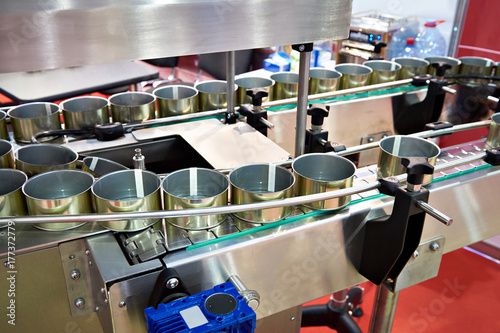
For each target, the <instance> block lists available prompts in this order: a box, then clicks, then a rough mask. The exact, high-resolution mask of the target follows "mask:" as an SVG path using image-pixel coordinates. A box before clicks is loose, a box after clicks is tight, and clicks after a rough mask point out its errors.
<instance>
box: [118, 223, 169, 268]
mask: <svg viewBox="0 0 500 333" xmlns="http://www.w3.org/2000/svg"><path fill="white" fill-rule="evenodd" d="M118 238H119V240H120V243H121V245H122V249H123V251H124V252H125V254H126V256H127V258H128V259H130V260H131V261H132V263H133V264H139V263H141V262H145V261H148V260H151V259H154V258H157V257H159V256H161V255H164V254H166V253H167V250H166V248H165V238H164V237H163V235H162V233H161V231H160V230H154V229H153V228H149V229H146V230H144V231H141V232H139V233H133V234H131V233H122V234H120V235H119V236H118Z"/></svg>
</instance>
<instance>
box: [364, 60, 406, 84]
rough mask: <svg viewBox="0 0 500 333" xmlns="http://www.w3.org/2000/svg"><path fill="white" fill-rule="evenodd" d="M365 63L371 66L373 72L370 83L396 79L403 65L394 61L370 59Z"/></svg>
mask: <svg viewBox="0 0 500 333" xmlns="http://www.w3.org/2000/svg"><path fill="white" fill-rule="evenodd" d="M363 65H365V66H368V67H370V68H371V69H372V70H373V72H372V73H371V74H370V84H377V83H384V82H392V81H396V78H397V77H398V73H399V71H400V70H401V65H400V64H398V63H397V62H394V61H387V60H369V61H366V62H364V63H363Z"/></svg>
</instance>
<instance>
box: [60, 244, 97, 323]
mask: <svg viewBox="0 0 500 333" xmlns="http://www.w3.org/2000/svg"><path fill="white" fill-rule="evenodd" d="M85 251H86V245H85V240H83V239H82V240H75V241H71V242H67V243H61V244H60V245H59V252H60V254H61V264H62V268H63V272H64V280H65V282H66V292H67V294H68V302H69V308H70V311H71V315H72V316H73V317H77V316H83V315H86V314H89V313H91V312H93V311H94V308H95V306H94V300H93V297H92V286H91V279H90V271H89V266H88V258H87V255H86V254H85Z"/></svg>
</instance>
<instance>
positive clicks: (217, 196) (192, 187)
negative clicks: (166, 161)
mask: <svg viewBox="0 0 500 333" xmlns="http://www.w3.org/2000/svg"><path fill="white" fill-rule="evenodd" d="M162 189H163V197H164V207H165V210H179V209H194V208H205V207H219V206H226V205H227V204H228V192H229V180H228V179H227V177H226V176H225V175H224V174H222V173H220V172H217V171H214V170H210V169H203V168H189V169H182V170H178V171H175V172H172V173H170V174H168V175H167V176H166V177H165V179H163V181H162ZM226 217H227V214H214V215H194V216H186V217H178V218H169V219H167V221H168V222H169V223H171V224H173V225H174V226H176V227H179V228H183V229H188V230H203V229H209V228H213V227H215V226H218V225H219V224H221V223H222V222H224V220H225V219H226Z"/></svg>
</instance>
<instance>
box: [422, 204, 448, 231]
mask: <svg viewBox="0 0 500 333" xmlns="http://www.w3.org/2000/svg"><path fill="white" fill-rule="evenodd" d="M417 207H418V208H420V209H422V210H423V211H424V212H426V213H427V214H429V215H430V216H432V217H433V218H435V219H436V220H438V221H439V222H441V223H443V224H444V225H445V226H450V225H451V224H452V223H453V219H452V218H451V217H449V216H447V215H445V214H443V213H442V212H440V211H439V210H437V209H435V208H434V207H432V206H430V205H428V204H427V203H426V202H424V201H422V200H418V201H417Z"/></svg>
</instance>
